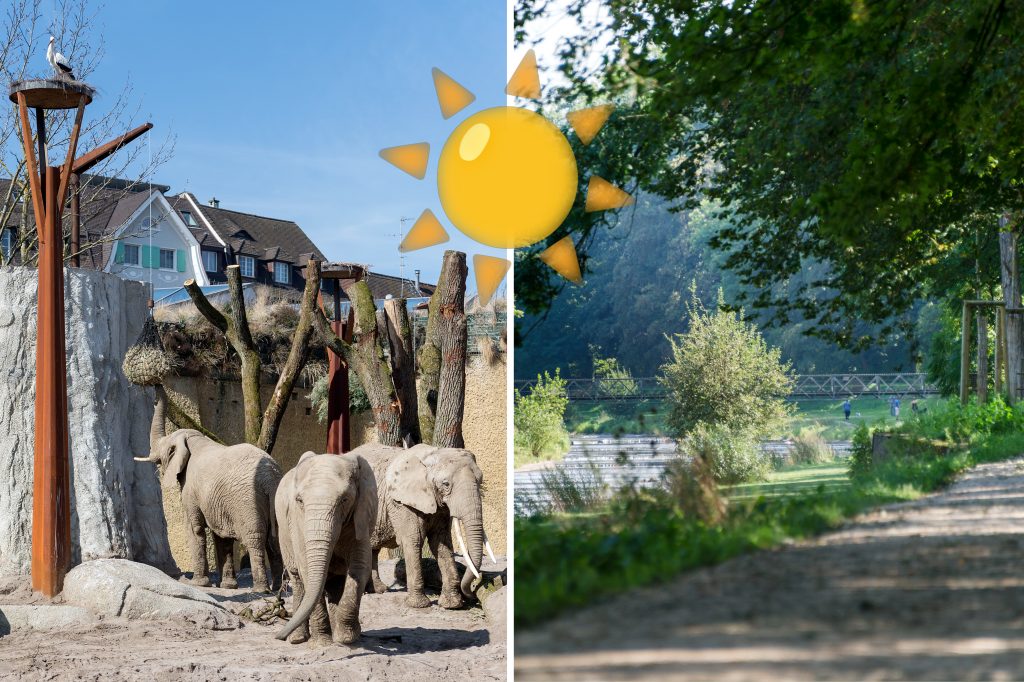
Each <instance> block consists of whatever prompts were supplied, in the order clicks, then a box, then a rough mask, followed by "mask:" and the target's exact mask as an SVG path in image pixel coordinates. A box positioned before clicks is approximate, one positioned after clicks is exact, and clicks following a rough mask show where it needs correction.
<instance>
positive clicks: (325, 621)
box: [309, 594, 331, 647]
mask: <svg viewBox="0 0 1024 682" xmlns="http://www.w3.org/2000/svg"><path fill="white" fill-rule="evenodd" d="M330 643H331V622H330V617H329V616H328V614H327V601H326V600H325V599H324V595H323V594H321V595H320V598H319V599H318V600H317V602H316V606H314V607H313V613H311V614H310V615H309V645H310V646H314V647H320V646H327V645H329V644H330Z"/></svg>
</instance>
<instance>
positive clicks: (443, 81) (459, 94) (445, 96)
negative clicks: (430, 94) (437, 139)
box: [430, 67, 476, 120]
mask: <svg viewBox="0 0 1024 682" xmlns="http://www.w3.org/2000/svg"><path fill="white" fill-rule="evenodd" d="M430 72H431V73H432V74H433V75H434V90H435V91H436V92H437V103H438V104H439V105H441V115H442V116H444V118H445V120H448V119H449V118H451V117H452V116H454V115H455V114H457V113H459V112H460V111H462V110H463V109H465V108H466V107H468V106H469V105H470V104H472V103H473V100H475V99H476V95H474V94H473V93H472V92H470V91H469V90H467V89H466V88H464V87H462V85H460V84H459V82H458V81H456V80H455V79H454V78H452V77H451V76H449V75H448V74H446V73H445V72H444V71H442V70H441V69H439V68H437V67H434V68H433V69H431V70H430Z"/></svg>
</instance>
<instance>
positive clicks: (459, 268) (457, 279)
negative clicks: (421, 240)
mask: <svg viewBox="0 0 1024 682" xmlns="http://www.w3.org/2000/svg"><path fill="white" fill-rule="evenodd" d="M444 256H445V257H444V265H443V266H442V267H443V269H444V271H445V275H444V276H443V281H444V287H440V286H439V287H438V289H437V291H436V292H434V295H435V296H437V295H438V294H440V297H439V300H438V305H437V307H436V308H433V307H432V309H431V310H430V314H436V315H437V322H436V333H437V337H436V338H437V341H438V342H439V346H440V350H441V367H440V372H439V375H438V382H437V410H436V412H435V414H434V438H433V444H434V445H436V446H437V447H439V448H461V447H464V446H465V442H464V441H463V438H462V416H463V412H464V411H465V405H466V309H465V301H466V274H467V272H468V270H467V268H466V254H464V253H460V252H458V251H448V252H446V253H445V255H444ZM431 303H433V301H431Z"/></svg>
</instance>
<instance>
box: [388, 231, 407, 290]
mask: <svg viewBox="0 0 1024 682" xmlns="http://www.w3.org/2000/svg"><path fill="white" fill-rule="evenodd" d="M409 220H411V218H406V217H405V216H402V217H401V218H399V219H398V222H399V224H400V225H401V227H400V228H399V229H398V232H397V233H392V234H389V235H387V236H388V237H398V244H399V246H401V244H402V240H404V239H405V223H406V222H408V221H409ZM398 273H399V275H400V277H401V278H402V283H401V285H400V289H399V294H398V297H399V298H405V254H404V253H402V252H401V251H399V252H398Z"/></svg>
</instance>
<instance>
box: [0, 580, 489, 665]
mask: <svg viewBox="0 0 1024 682" xmlns="http://www.w3.org/2000/svg"><path fill="white" fill-rule="evenodd" d="M239 583H240V585H244V584H245V583H244V581H243V579H242V577H241V576H240V579H239ZM207 591H208V592H209V593H210V594H211V595H213V596H214V597H215V598H216V599H217V600H218V601H221V603H222V604H223V605H224V606H226V607H227V608H229V610H231V611H233V612H235V613H239V612H241V611H242V610H243V609H244V608H245V607H246V606H247V604H248V603H249V602H252V601H260V600H262V599H263V598H264V597H265V596H266V595H255V594H252V593H251V592H248V591H247V590H219V589H216V588H210V589H208V590H207ZM404 599H405V591H404V590H402V591H395V590H392V591H391V592H388V593H386V594H376V595H365V596H364V597H363V604H362V609H361V623H362V627H363V640H362V641H361V642H360V644H359V645H358V646H354V647H351V648H349V647H346V646H343V645H339V644H335V645H332V646H328V647H325V648H320V649H311V648H310V647H309V646H308V645H307V644H288V643H287V642H280V641H278V640H276V639H275V638H274V633H275V632H276V630H277V628H278V627H280V625H281V624H282V623H283V621H278V623H277V624H275V625H273V626H271V625H262V624H256V623H246V624H245V626H244V627H243V628H241V629H239V630H234V631H223V632H213V631H209V630H202V629H199V628H196V627H193V626H191V625H188V624H178V623H171V622H157V621H139V620H135V621H127V620H123V619H120V618H113V619H106V620H102V621H101V622H99V623H98V624H96V625H93V626H82V627H75V628H69V629H66V630H61V631H49V632H15V633H12V634H10V635H7V636H5V637H0V679H4V680H7V679H18V680H161V681H163V680H204V681H205V680H340V681H343V682H345V681H348V680H431V681H432V682H444V681H447V680H469V679H473V680H504V679H505V678H506V662H505V641H504V636H503V635H502V636H500V637H494V638H492V637H491V634H490V632H489V631H488V623H487V620H486V618H485V616H484V612H483V611H482V610H481V609H480V608H479V607H476V608H472V609H464V610H459V611H447V610H445V609H442V608H440V607H438V606H437V605H436V597H435V598H434V602H435V603H434V605H433V606H431V607H430V608H428V609H411V608H408V607H406V606H405V605H404V603H403V601H404ZM0 601H2V602H3V603H7V604H12V603H18V602H21V603H33V602H34V603H40V598H39V597H32V596H31V592H30V591H29V592H28V593H26V592H25V591H24V590H16V591H12V592H10V593H9V594H7V595H5V596H4V597H3V598H2V599H0ZM290 602H291V598H290V597H289V598H288V599H287V600H286V603H287V604H288V605H289V609H290Z"/></svg>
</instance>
